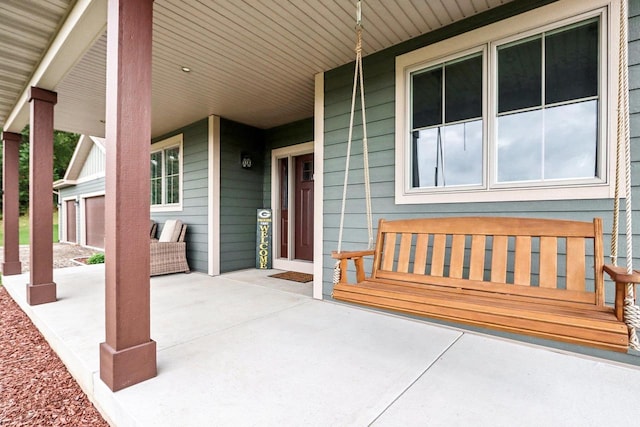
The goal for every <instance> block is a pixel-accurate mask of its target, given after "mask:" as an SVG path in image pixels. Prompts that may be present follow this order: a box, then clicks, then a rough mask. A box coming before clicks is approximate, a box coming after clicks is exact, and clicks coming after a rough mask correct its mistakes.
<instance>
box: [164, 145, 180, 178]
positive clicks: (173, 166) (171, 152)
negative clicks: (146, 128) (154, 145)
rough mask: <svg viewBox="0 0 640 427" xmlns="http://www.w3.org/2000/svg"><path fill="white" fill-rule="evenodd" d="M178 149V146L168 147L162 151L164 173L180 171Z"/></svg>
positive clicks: (171, 173) (177, 172)
mask: <svg viewBox="0 0 640 427" xmlns="http://www.w3.org/2000/svg"><path fill="white" fill-rule="evenodd" d="M179 155H180V149H179V148H178V147H175V148H169V149H168V150H165V152H164V160H165V171H164V173H165V175H176V174H179V173H180V159H179Z"/></svg>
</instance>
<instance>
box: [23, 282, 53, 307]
mask: <svg viewBox="0 0 640 427" xmlns="http://www.w3.org/2000/svg"><path fill="white" fill-rule="evenodd" d="M56 300H57V298H56V284H55V283H53V282H52V283H43V284H40V285H31V284H29V283H27V303H28V304H29V305H39V304H46V303H48V302H54V301H56Z"/></svg>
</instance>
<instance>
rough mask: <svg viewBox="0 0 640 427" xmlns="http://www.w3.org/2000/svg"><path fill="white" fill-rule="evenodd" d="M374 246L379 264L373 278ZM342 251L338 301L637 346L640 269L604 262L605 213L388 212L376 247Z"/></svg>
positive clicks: (575, 340) (603, 344)
mask: <svg viewBox="0 0 640 427" xmlns="http://www.w3.org/2000/svg"><path fill="white" fill-rule="evenodd" d="M589 253H591V254H592V255H590V254H589ZM370 255H371V256H373V266H372V273H371V275H370V276H369V277H365V276H366V274H365V270H364V257H366V256H370ZM333 257H334V258H336V259H338V260H339V262H340V279H339V283H337V284H336V285H335V287H334V290H333V297H334V298H335V299H337V300H341V301H347V302H352V303H357V304H363V305H367V306H372V307H377V308H381V309H386V310H392V311H399V312H403V313H409V314H413V315H418V316H426V317H430V318H434V319H440V320H445V321H451V322H457V323H463V324H468V325H473V326H479V327H483V328H489V329H495V330H500V331H506V332H512V333H516V334H524V335H530V336H535V337H540V338H545V339H550V340H557V341H563V342H567V343H572V344H579V345H585V346H591V347H596V348H601V349H606V350H613V351H618V352H626V351H627V348H628V344H629V339H628V330H627V326H626V325H625V323H624V321H623V299H624V294H625V288H626V283H628V282H638V280H639V278H640V274H638V273H633V274H631V275H628V274H626V270H624V269H622V268H619V267H613V266H605V265H604V261H603V259H604V256H603V246H602V220H601V219H599V218H596V219H594V220H593V222H579V221H565V220H552V219H532V218H502V217H464V218H435V219H409V220H397V221H385V220H380V222H379V226H378V234H377V241H376V246H375V249H374V250H368V251H354V252H340V253H338V252H335V253H334V254H333ZM349 260H352V261H353V262H354V264H355V279H356V280H355V281H353V282H352V283H348V280H347V277H348V272H347V266H348V261H349ZM591 263H593V274H590V272H589V271H588V270H590V268H588V266H590V265H591ZM604 272H607V273H608V274H609V275H610V276H611V278H612V280H613V281H614V282H616V296H615V306H614V307H611V306H608V305H606V304H605V292H604Z"/></svg>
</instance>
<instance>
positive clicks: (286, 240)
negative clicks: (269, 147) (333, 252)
mask: <svg viewBox="0 0 640 427" xmlns="http://www.w3.org/2000/svg"><path fill="white" fill-rule="evenodd" d="M313 159H314V155H313V142H309V143H303V144H298V145H293V146H288V147H282V148H277V149H275V150H273V151H272V152H271V161H272V163H271V164H272V165H273V168H272V170H271V204H272V206H273V210H274V214H273V224H274V234H273V236H274V242H273V244H274V246H273V248H274V252H275V254H274V255H275V256H274V258H273V268H276V269H280V270H292V271H299V272H303V273H309V274H312V273H313V244H314V243H313V240H314V239H313V234H314V226H313V221H314V218H313V214H314V212H313V210H314V206H313V198H314V188H313V186H314V180H313V173H314V164H313V161H314V160H313Z"/></svg>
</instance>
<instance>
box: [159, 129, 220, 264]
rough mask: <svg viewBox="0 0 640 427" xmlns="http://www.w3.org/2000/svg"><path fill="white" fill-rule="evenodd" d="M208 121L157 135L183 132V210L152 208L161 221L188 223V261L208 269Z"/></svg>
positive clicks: (169, 135) (167, 135) (160, 223)
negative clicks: (172, 210) (171, 210)
mask: <svg viewBox="0 0 640 427" xmlns="http://www.w3.org/2000/svg"><path fill="white" fill-rule="evenodd" d="M208 128H209V127H208V121H207V120H206V119H204V120H200V121H197V122H195V123H193V124H191V125H188V126H186V127H184V128H181V129H178V130H176V131H174V132H171V133H168V134H166V135H163V136H161V137H159V138H155V139H154V140H153V142H154V143H155V142H160V141H162V140H165V139H167V138H170V137H172V136H174V135H178V134H180V133H182V137H183V140H182V147H183V168H184V172H183V191H182V197H183V200H182V208H183V209H182V211H176V212H152V213H151V218H152V219H153V220H154V221H156V222H157V223H158V225H159V227H158V232H157V236H159V235H160V232H161V231H162V225H163V224H164V222H165V221H166V220H168V219H179V220H181V221H182V222H184V223H185V224H187V236H186V238H185V241H186V242H187V261H188V262H189V267H190V268H191V270H194V271H201V272H204V273H206V272H207V271H208V256H207V254H208V234H207V229H208V227H207V224H208V189H207V185H208V182H207V181H208V157H209V154H208V147H207V144H208Z"/></svg>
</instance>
